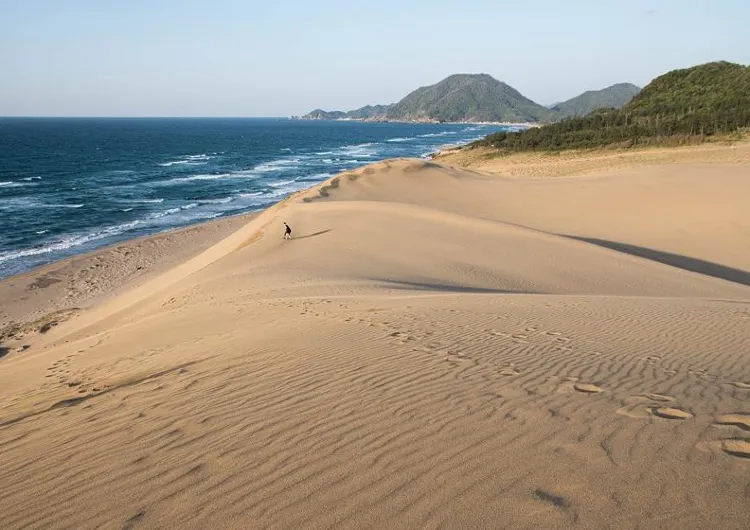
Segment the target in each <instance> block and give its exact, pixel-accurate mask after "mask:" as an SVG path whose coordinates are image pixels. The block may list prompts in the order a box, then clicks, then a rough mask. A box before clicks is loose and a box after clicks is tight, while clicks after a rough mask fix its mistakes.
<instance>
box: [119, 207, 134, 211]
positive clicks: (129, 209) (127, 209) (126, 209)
mask: <svg viewBox="0 0 750 530" xmlns="http://www.w3.org/2000/svg"><path fill="white" fill-rule="evenodd" d="M120 211H121V212H132V211H133V209H132V208H122V209H121V210H120Z"/></svg>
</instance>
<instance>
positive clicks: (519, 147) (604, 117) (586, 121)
mask: <svg viewBox="0 0 750 530" xmlns="http://www.w3.org/2000/svg"><path fill="white" fill-rule="evenodd" d="M747 127H750V67H747V66H742V65H738V64H733V63H728V62H715V63H708V64H703V65H699V66H694V67H692V68H687V69H682V70H674V71H672V72H669V73H667V74H664V75H662V76H660V77H658V78H656V79H654V81H652V82H651V83H650V84H649V85H648V86H646V87H645V88H644V89H643V90H642V91H641V92H640V93H638V94H637V95H636V96H635V97H634V98H633V99H632V100H631V101H630V102H629V103H628V104H626V105H625V106H623V107H622V108H620V109H600V110H597V111H594V112H592V113H591V114H589V115H587V116H584V117H578V118H570V119H566V120H563V121H560V122H557V123H554V124H551V125H547V126H544V127H539V128H534V129H529V130H526V131H522V132H518V133H511V132H500V133H496V134H492V135H490V136H487V137H486V138H484V139H482V140H479V141H477V142H474V144H472V146H486V147H492V148H496V149H500V150H503V151H508V152H513V151H530V150H562V149H586V148H596V147H603V146H609V145H616V146H623V147H632V146H637V145H649V144H665V143H666V144H675V143H691V142H701V141H703V140H705V139H707V138H709V137H711V136H714V135H724V134H731V133H737V132H738V131H741V130H742V129H743V128H747Z"/></svg>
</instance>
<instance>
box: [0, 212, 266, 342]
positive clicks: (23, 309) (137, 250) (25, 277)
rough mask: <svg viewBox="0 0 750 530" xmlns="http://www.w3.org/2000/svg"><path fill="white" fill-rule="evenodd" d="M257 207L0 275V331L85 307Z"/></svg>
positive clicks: (247, 217)
mask: <svg viewBox="0 0 750 530" xmlns="http://www.w3.org/2000/svg"><path fill="white" fill-rule="evenodd" d="M259 213H261V212H250V213H245V214H239V215H234V216H227V217H223V218H220V219H212V220H209V221H204V222H202V223H197V224H194V225H189V226H184V227H180V228H174V229H171V230H166V231H164V232H159V233H157V234H151V235H146V236H140V237H136V238H133V239H128V240H125V241H121V242H119V243H114V244H111V245H105V246H103V247H100V248H97V249H94V250H91V251H88V252H84V253H82V254H76V255H74V256H69V257H67V258H63V259H61V260H57V261H54V262H52V263H47V264H45V265H40V266H38V267H35V268H33V269H31V270H28V271H25V272H22V273H19V274H14V275H12V276H8V277H6V278H2V279H0V300H2V302H3V303H2V305H0V332H1V331H2V330H3V328H6V327H7V326H10V325H12V324H25V323H28V322H31V321H34V320H36V319H38V318H40V317H42V316H43V315H45V314H47V313H50V312H60V311H67V310H73V309H75V310H78V309H82V308H86V307H90V306H92V305H95V304H97V303H99V302H102V301H103V300H105V299H107V298H109V297H111V296H116V295H117V293H119V292H122V291H125V290H128V289H131V288H134V287H136V286H138V285H140V284H142V283H144V282H146V281H147V280H149V279H150V278H152V277H155V276H157V275H158V274H160V273H161V272H164V271H166V270H168V269H169V268H171V267H173V266H175V265H178V264H179V263H180V262H182V261H185V260H187V259H190V258H191V257H193V256H195V255H197V254H199V253H200V252H202V251H203V250H205V249H207V248H209V247H210V246H211V245H213V244H214V243H217V242H218V241H221V240H222V239H224V238H225V237H227V236H229V235H231V234H232V233H234V232H235V231H236V230H237V229H239V228H241V227H242V226H244V225H245V224H247V223H248V222H250V221H251V220H252V219H254V218H255V217H257V216H258V215H259ZM0 342H2V341H1V340H0Z"/></svg>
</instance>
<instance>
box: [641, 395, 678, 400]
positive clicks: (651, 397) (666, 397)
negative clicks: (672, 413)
mask: <svg viewBox="0 0 750 530" xmlns="http://www.w3.org/2000/svg"><path fill="white" fill-rule="evenodd" d="M638 397H644V398H646V399H649V400H651V401H674V398H673V397H672V396H667V395H665V394H643V396H638Z"/></svg>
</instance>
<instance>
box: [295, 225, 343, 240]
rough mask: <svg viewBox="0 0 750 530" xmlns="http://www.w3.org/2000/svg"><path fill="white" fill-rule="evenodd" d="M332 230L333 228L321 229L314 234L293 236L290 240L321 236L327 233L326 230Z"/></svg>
mask: <svg viewBox="0 0 750 530" xmlns="http://www.w3.org/2000/svg"><path fill="white" fill-rule="evenodd" d="M332 230H333V228H329V229H328V230H321V231H320V232H315V233H314V234H306V235H304V236H294V237H292V241H296V240H298V239H307V238H308V237H315V236H322V235H323V234H327V233H328V232H330V231H332Z"/></svg>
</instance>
